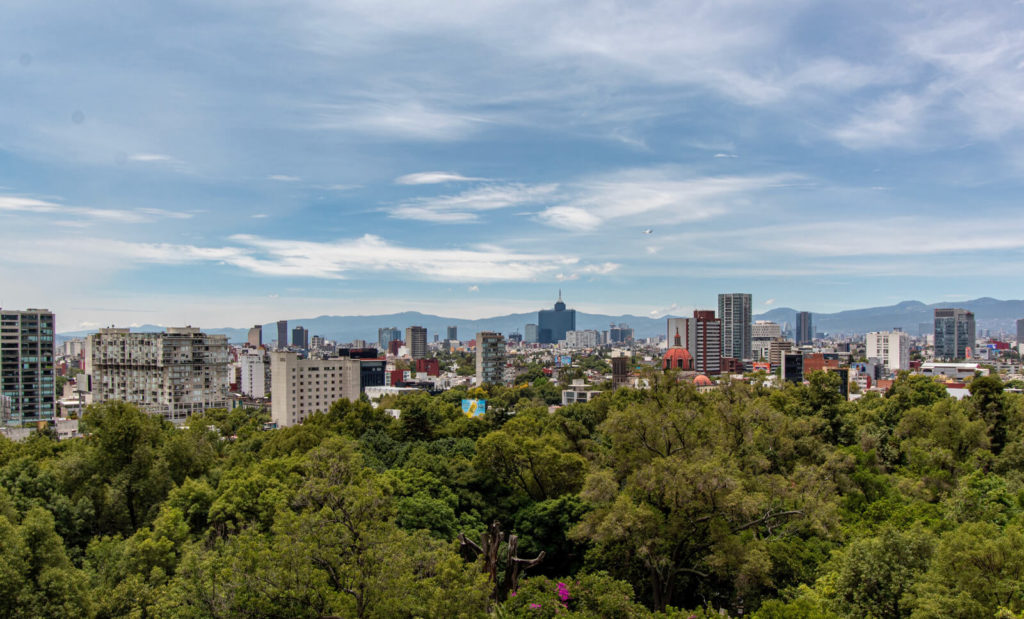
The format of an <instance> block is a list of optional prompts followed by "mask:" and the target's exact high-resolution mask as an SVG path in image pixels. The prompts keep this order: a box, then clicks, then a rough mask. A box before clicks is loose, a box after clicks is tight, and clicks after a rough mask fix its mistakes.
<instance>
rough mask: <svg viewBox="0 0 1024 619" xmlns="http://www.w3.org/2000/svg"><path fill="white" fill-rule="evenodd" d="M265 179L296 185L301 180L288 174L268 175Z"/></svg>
mask: <svg viewBox="0 0 1024 619" xmlns="http://www.w3.org/2000/svg"><path fill="white" fill-rule="evenodd" d="M267 179H269V180H272V181H280V182H282V183H297V182H299V181H301V180H302V179H301V178H300V177H298V176H292V175H290V174H270V175H268V176H267Z"/></svg>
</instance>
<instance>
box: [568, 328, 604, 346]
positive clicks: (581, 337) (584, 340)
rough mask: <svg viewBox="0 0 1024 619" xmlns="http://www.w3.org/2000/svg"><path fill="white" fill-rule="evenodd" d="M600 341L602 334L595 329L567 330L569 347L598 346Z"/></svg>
mask: <svg viewBox="0 0 1024 619" xmlns="http://www.w3.org/2000/svg"><path fill="white" fill-rule="evenodd" d="M600 341H601V334H600V333H598V332H597V331H594V330H588V331H566V332H565V345H566V347H567V348H597V347H598V346H599V345H600Z"/></svg>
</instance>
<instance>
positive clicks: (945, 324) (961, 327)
mask: <svg viewBox="0 0 1024 619" xmlns="http://www.w3.org/2000/svg"><path fill="white" fill-rule="evenodd" d="M976 334H977V330H976V327H975V324H974V312H969V311H967V310H965V309H959V308H936V309H935V358H936V359H966V358H967V349H968V348H970V349H971V350H974V339H975V335H976Z"/></svg>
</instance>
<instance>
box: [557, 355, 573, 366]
mask: <svg viewBox="0 0 1024 619" xmlns="http://www.w3.org/2000/svg"><path fill="white" fill-rule="evenodd" d="M555 365H556V366H557V367H569V366H570V365H572V357H571V356H570V355H561V356H559V357H555Z"/></svg>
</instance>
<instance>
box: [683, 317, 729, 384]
mask: <svg viewBox="0 0 1024 619" xmlns="http://www.w3.org/2000/svg"><path fill="white" fill-rule="evenodd" d="M686 325H687V328H686V343H685V344H684V347H685V348H686V349H687V350H688V351H690V355H692V356H693V369H694V370H696V371H697V372H700V373H702V374H720V373H721V372H722V321H721V320H720V319H718V318H716V317H715V312H714V310H695V311H694V312H693V318H688V319H687V321H686Z"/></svg>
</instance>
